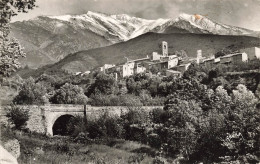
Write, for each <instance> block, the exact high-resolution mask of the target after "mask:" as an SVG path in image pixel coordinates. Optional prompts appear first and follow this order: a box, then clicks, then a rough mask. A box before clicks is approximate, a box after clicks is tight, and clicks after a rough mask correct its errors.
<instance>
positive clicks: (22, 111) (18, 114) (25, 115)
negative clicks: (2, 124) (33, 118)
mask: <svg viewBox="0 0 260 164" xmlns="http://www.w3.org/2000/svg"><path fill="white" fill-rule="evenodd" d="M7 111H8V112H7V114H6V117H8V118H9V121H11V122H12V123H13V124H14V125H15V128H16V129H18V130H21V129H22V128H24V127H25V126H26V122H27V121H28V120H29V109H28V108H20V107H18V106H11V107H10V108H8V109H7Z"/></svg>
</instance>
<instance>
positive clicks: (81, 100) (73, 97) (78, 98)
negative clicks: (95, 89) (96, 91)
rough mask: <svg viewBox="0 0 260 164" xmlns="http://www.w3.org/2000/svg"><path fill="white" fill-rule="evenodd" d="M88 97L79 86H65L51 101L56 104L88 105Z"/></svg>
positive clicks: (67, 84)
mask: <svg viewBox="0 0 260 164" xmlns="http://www.w3.org/2000/svg"><path fill="white" fill-rule="evenodd" d="M87 100H88V97H87V96H86V95H85V94H84V91H83V89H82V88H81V87H79V86H78V85H72V84H69V83H66V84H64V85H63V86H62V87H61V88H60V89H58V90H57V91H56V92H55V94H54V96H53V97H52V98H51V99H50V101H51V102H52V103H54V104H86V103H87Z"/></svg>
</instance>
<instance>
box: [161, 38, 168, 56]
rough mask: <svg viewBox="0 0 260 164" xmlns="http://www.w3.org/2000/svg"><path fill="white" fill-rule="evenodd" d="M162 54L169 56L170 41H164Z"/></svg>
mask: <svg viewBox="0 0 260 164" xmlns="http://www.w3.org/2000/svg"><path fill="white" fill-rule="evenodd" d="M162 56H164V57H167V56H168V43H167V42H165V41H163V42H162Z"/></svg>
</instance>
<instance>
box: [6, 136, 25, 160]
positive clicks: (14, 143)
mask: <svg viewBox="0 0 260 164" xmlns="http://www.w3.org/2000/svg"><path fill="white" fill-rule="evenodd" d="M3 147H4V148H5V149H6V150H7V151H8V152H10V153H11V154H12V155H13V156H14V157H15V158H16V159H17V158H18V157H19V156H20V154H21V153H20V144H19V141H18V140H17V139H13V140H8V141H7V142H6V143H4V145H3Z"/></svg>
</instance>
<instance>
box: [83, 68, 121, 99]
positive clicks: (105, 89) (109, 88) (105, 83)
mask: <svg viewBox="0 0 260 164" xmlns="http://www.w3.org/2000/svg"><path fill="white" fill-rule="evenodd" d="M118 91H119V89H118V84H117V82H116V80H115V78H114V77H113V76H112V75H106V74H104V73H99V74H98V75H97V76H96V79H95V82H94V83H93V84H92V85H91V86H90V88H89V90H88V94H87V95H88V96H90V95H91V94H98V93H102V94H106V95H109V94H117V93H118Z"/></svg>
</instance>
